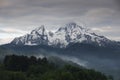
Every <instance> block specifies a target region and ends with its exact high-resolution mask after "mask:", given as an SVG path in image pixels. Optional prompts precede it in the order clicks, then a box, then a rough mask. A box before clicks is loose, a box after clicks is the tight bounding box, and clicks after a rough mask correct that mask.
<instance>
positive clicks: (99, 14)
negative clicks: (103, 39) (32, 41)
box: [0, 0, 120, 44]
mask: <svg viewBox="0 0 120 80" xmlns="http://www.w3.org/2000/svg"><path fill="white" fill-rule="evenodd" d="M119 3H120V1H119V0H0V40H2V39H3V35H4V39H5V38H7V39H8V38H14V37H16V36H19V35H23V34H25V33H26V32H27V31H28V32H29V31H30V30H32V29H34V28H35V27H38V26H40V25H43V24H44V25H45V26H46V27H47V28H48V29H50V30H54V29H57V28H58V25H61V24H65V23H67V22H71V21H74V22H77V23H78V24H81V23H82V24H83V25H85V26H86V27H88V28H91V29H92V30H94V31H96V30H97V32H98V33H101V34H102V35H105V36H107V37H108V38H110V39H113V40H120V36H119V33H120V27H119V25H120V15H119V14H120V12H119V8H120V6H119ZM10 35H12V37H10ZM13 35H14V36H13ZM2 43H3V41H0V44H2Z"/></svg>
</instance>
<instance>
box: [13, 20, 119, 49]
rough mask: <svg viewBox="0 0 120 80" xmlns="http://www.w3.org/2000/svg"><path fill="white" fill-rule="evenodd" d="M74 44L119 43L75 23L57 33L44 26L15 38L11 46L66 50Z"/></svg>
mask: <svg viewBox="0 0 120 80" xmlns="http://www.w3.org/2000/svg"><path fill="white" fill-rule="evenodd" d="M74 43H87V44H94V45H98V46H108V45H109V46H113V45H114V44H115V45H117V44H118V43H117V42H115V41H111V40H109V39H107V38H106V37H104V36H99V35H97V34H95V33H93V32H91V31H90V30H88V29H87V28H85V27H82V26H79V25H78V24H76V23H75V22H71V23H68V24H65V25H64V26H62V27H60V28H59V29H58V30H57V31H55V32H52V31H48V30H46V29H45V27H44V26H43V25H42V26H41V27H38V28H36V29H34V30H32V31H31V33H30V34H26V35H24V36H21V37H18V38H15V39H14V40H13V41H12V42H11V44H14V45H30V46H33V45H48V46H52V47H59V48H65V47H68V45H71V44H74Z"/></svg>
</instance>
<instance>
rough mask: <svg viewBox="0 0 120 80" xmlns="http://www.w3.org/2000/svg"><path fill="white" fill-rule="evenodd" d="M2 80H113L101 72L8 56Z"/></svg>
mask: <svg viewBox="0 0 120 80" xmlns="http://www.w3.org/2000/svg"><path fill="white" fill-rule="evenodd" d="M0 80H112V78H108V77H107V76H105V75H104V74H102V73H101V72H98V71H95V70H92V69H85V68H80V67H76V66H73V65H69V64H66V65H65V66H63V67H59V66H57V65H56V64H54V63H51V62H49V61H48V60H47V58H46V57H44V58H36V57H35V56H31V57H27V56H23V55H19V56H18V55H7V56H6V57H5V58H4V61H3V63H1V64H0Z"/></svg>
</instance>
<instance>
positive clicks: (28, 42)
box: [0, 22, 120, 80]
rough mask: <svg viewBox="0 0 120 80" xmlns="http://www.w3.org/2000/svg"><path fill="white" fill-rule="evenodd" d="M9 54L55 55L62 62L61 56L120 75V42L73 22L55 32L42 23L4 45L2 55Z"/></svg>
mask: <svg viewBox="0 0 120 80" xmlns="http://www.w3.org/2000/svg"><path fill="white" fill-rule="evenodd" d="M8 54H17V55H27V56H31V55H34V56H37V57H40V56H50V57H51V56H52V58H50V59H51V60H52V59H53V56H55V60H54V61H55V63H58V64H63V62H61V63H59V59H58V58H60V59H63V60H67V61H72V62H74V63H77V64H79V65H81V66H84V67H86V68H92V69H96V70H98V71H101V72H103V73H106V74H108V75H109V74H110V75H113V76H114V77H115V78H116V80H118V79H120V77H119V74H120V42H117V41H113V40H110V39H108V38H106V37H104V36H100V35H97V34H96V33H94V32H92V31H90V30H89V29H87V28H85V27H83V26H79V25H78V24H76V23H74V22H71V23H67V24H65V25H63V26H61V27H60V28H59V29H58V30H56V31H55V32H52V31H49V30H46V29H45V27H44V26H41V27H38V28H36V29H34V30H32V31H31V32H30V33H29V34H26V35H24V36H21V37H17V38H15V39H14V40H13V41H12V42H11V43H9V44H6V45H1V46H0V59H3V58H4V56H5V55H8ZM52 61H53V60H52Z"/></svg>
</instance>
